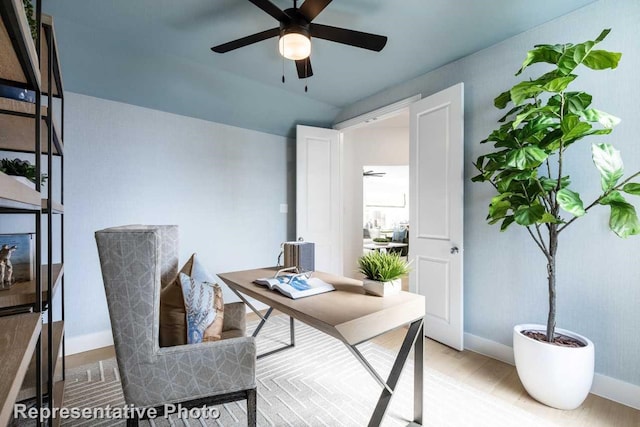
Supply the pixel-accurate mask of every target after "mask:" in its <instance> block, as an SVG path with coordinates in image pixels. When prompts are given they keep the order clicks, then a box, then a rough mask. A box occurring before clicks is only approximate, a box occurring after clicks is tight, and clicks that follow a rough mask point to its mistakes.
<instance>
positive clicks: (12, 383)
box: [0, 313, 42, 425]
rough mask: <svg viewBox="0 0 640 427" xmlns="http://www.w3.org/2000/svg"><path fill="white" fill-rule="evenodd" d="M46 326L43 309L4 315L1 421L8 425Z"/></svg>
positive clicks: (0, 322)
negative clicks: (43, 319)
mask: <svg viewBox="0 0 640 427" xmlns="http://www.w3.org/2000/svg"><path fill="white" fill-rule="evenodd" d="M41 328H42V322H41V321H40V314H39V313H27V314H17V315H14V316H8V317H0V425H7V424H8V423H9V420H10V419H11V416H12V413H13V404H14V402H15V400H16V396H17V395H18V392H19V390H20V384H22V381H23V378H24V376H25V374H26V372H27V368H28V366H29V361H30V360H31V359H32V357H33V353H34V350H35V348H36V343H37V342H38V336H39V333H40V330H41Z"/></svg>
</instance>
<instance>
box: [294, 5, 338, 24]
mask: <svg viewBox="0 0 640 427" xmlns="http://www.w3.org/2000/svg"><path fill="white" fill-rule="evenodd" d="M329 3H331V0H306V1H305V2H304V3H302V6H300V9H299V11H300V13H301V14H302V16H304V17H305V18H307V21H309V22H311V21H313V19H314V18H315V17H316V16H318V15H319V14H320V12H322V11H323V10H324V8H325V7H327V6H328V5H329Z"/></svg>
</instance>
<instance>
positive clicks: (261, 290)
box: [218, 268, 425, 426]
mask: <svg viewBox="0 0 640 427" xmlns="http://www.w3.org/2000/svg"><path fill="white" fill-rule="evenodd" d="M275 272H276V269H275V268H262V269H256V270H246V271H236V272H232V273H221V274H218V276H219V277H220V278H221V279H222V280H223V281H224V282H225V283H226V284H227V285H228V286H229V287H230V288H231V289H232V290H233V291H234V292H235V293H236V294H237V295H238V296H239V297H240V298H241V299H242V300H243V301H244V302H245V303H246V304H247V305H249V307H251V308H252V309H253V310H254V311H255V312H256V314H258V315H259V316H260V317H261V318H262V321H261V322H260V324H259V325H258V327H257V328H256V331H254V333H253V336H256V335H257V334H258V333H259V331H260V329H261V328H262V326H263V325H264V323H265V322H266V321H267V319H268V318H269V315H270V314H271V312H272V310H273V309H276V310H278V311H280V312H282V313H284V314H287V315H288V316H290V317H291V322H290V325H291V344H290V345H288V346H286V347H284V348H288V347H291V346H294V345H295V340H294V329H293V319H297V320H299V321H301V322H303V323H306V324H307V325H309V326H311V327H313V328H316V329H318V330H320V331H322V332H324V333H326V334H328V335H330V336H332V337H334V338H337V339H338V340H340V341H342V342H343V343H344V344H345V345H346V346H347V348H348V349H349V350H350V351H351V353H352V354H353V355H354V356H355V357H356V358H357V359H358V361H360V363H362V365H363V366H364V367H365V369H366V370H367V371H368V372H369V373H370V374H371V375H372V376H373V377H374V379H375V380H376V381H377V382H378V383H379V384H380V385H381V386H382V394H381V395H380V399H379V400H378V404H377V406H376V408H375V410H374V412H373V415H372V417H371V420H370V422H369V425H370V426H378V425H380V422H381V421H382V418H383V417H384V414H385V412H386V410H387V407H388V405H389V403H390V400H391V397H392V396H393V392H394V390H395V387H396V385H397V383H398V379H399V377H400V373H401V372H402V368H403V367H404V364H405V362H406V360H407V357H408V356H409V351H410V350H411V348H412V347H414V357H415V363H414V422H415V423H417V424H421V423H422V375H423V373H422V370H423V339H424V332H423V321H424V315H425V299H424V296H422V295H417V294H412V293H409V292H400V293H399V294H397V295H391V296H387V297H384V298H383V297H377V296H372V295H368V294H366V293H365V292H364V288H363V287H362V282H361V281H359V280H354V279H349V278H346V277H340V276H334V275H331V274H327V273H321V272H315V273H314V277H318V278H320V279H322V280H324V281H325V282H327V283H331V284H332V285H333V286H334V287H335V288H336V290H335V291H333V292H327V293H324V294H320V295H314V296H311V297H307V298H300V299H296V300H293V299H291V298H288V297H286V296H284V295H282V294H280V293H279V292H277V291H271V290H269V289H267V288H266V287H264V286H259V285H256V284H255V283H253V281H254V280H255V279H258V278H263V277H273V275H274V274H275ZM243 295H248V296H250V297H252V298H255V299H256V300H258V301H260V302H262V303H264V304H267V305H268V306H269V307H271V308H270V309H269V310H268V311H267V313H266V314H265V315H264V316H262V315H261V314H260V313H259V312H258V311H257V310H255V309H254V308H253V306H252V305H251V304H250V303H249V302H248V301H247V300H246V298H245V297H244V296H243ZM407 324H408V325H410V326H409V330H408V332H407V335H406V336H405V339H404V342H403V343H402V346H401V348H400V351H399V353H398V356H397V357H396V360H395V362H394V364H393V368H392V369H391V373H390V374H389V377H388V379H387V380H386V381H385V380H384V379H382V377H380V375H379V374H378V373H377V372H376V371H375V369H373V367H372V366H371V365H370V364H369V362H368V361H367V360H366V359H365V358H364V356H363V355H362V354H361V353H360V351H359V350H358V349H357V347H356V345H357V344H360V343H362V342H365V341H368V340H370V339H372V338H374V337H376V336H378V335H381V334H384V333H385V332H389V331H391V330H393V329H396V328H399V327H401V326H404V325H407ZM284 348H283V349H284ZM276 351H278V350H276ZM269 354H271V353H269ZM261 356H264V355H261Z"/></svg>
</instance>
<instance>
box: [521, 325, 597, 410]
mask: <svg viewBox="0 0 640 427" xmlns="http://www.w3.org/2000/svg"><path fill="white" fill-rule="evenodd" d="M524 330H534V331H542V332H546V326H543V325H536V324H524V325H516V326H515V327H514V328H513V353H514V356H515V361H516V369H517V371H518V376H519V377H520V381H521V382H522V385H523V386H524V388H525V389H526V390H527V393H529V395H531V397H533V398H534V399H536V400H537V401H539V402H541V403H544V404H545V405H548V406H551V407H553V408H557V409H575V408H577V407H578V406H580V405H581V404H582V402H584V400H585V399H586V398H587V395H588V394H589V391H590V390H591V383H592V382H593V370H594V346H593V343H592V342H591V341H590V340H589V339H587V338H585V337H583V336H581V335H578V334H576V333H573V332H571V331H567V330H564V329H558V328H556V333H558V334H562V335H566V336H569V337H572V338H576V339H578V340H580V341H582V342H583V343H586V346H585V347H579V348H572V347H560V346H557V345H553V344H549V343H546V342H541V341H537V340H534V339H531V338H529V337H527V336H525V335H522V334H521V333H520V331H524Z"/></svg>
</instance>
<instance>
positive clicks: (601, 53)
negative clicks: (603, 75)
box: [582, 50, 622, 70]
mask: <svg viewBox="0 0 640 427" xmlns="http://www.w3.org/2000/svg"><path fill="white" fill-rule="evenodd" d="M621 57H622V54H621V53H618V52H608V51H606V50H592V51H591V52H590V53H589V55H588V56H587V57H586V58H584V61H582V63H583V64H584V65H586V66H587V67H589V68H591V69H592V70H605V69H607V68H612V69H613V68H616V67H617V66H618V62H620V58H621Z"/></svg>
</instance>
